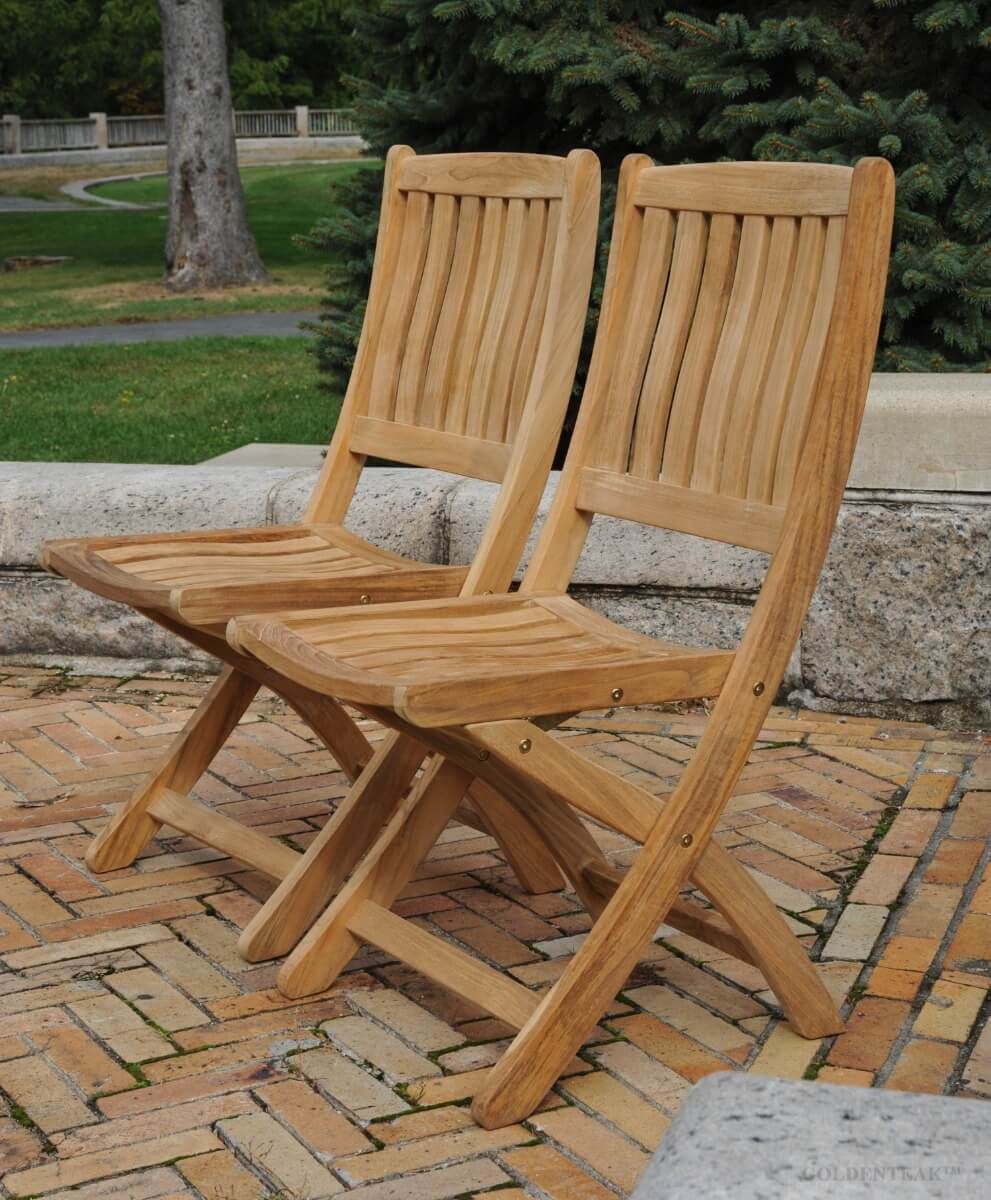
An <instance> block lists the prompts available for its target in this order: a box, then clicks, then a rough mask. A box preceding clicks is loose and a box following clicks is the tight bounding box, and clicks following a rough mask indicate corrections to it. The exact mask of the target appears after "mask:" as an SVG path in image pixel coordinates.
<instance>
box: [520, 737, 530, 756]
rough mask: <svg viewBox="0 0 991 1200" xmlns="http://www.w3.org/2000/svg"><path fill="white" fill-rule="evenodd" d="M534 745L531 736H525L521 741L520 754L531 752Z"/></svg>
mask: <svg viewBox="0 0 991 1200" xmlns="http://www.w3.org/2000/svg"><path fill="white" fill-rule="evenodd" d="M532 746H533V742H531V741H530V739H529V738H524V739H523V741H522V742H520V754H529V753H530V748H531V747H532Z"/></svg>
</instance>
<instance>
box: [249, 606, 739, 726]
mask: <svg viewBox="0 0 991 1200" xmlns="http://www.w3.org/2000/svg"><path fill="white" fill-rule="evenodd" d="M227 636H228V641H229V642H230V643H231V645H232V646H234V647H235V648H236V649H238V650H241V651H247V652H250V653H251V654H253V655H255V656H256V657H257V658H260V659H261V660H262V661H263V662H266V663H268V664H269V665H270V666H272V667H275V668H277V669H278V670H279V671H281V672H283V673H284V674H286V675H288V676H289V677H290V678H292V679H295V680H296V681H297V682H299V683H302V684H305V685H306V686H307V687H310V688H312V689H314V690H315V691H320V692H324V693H325V694H327V695H332V696H335V697H336V698H338V699H340V700H346V701H350V702H351V703H354V704H358V705H364V706H366V707H373V708H385V709H391V710H392V711H394V712H396V713H398V714H399V715H400V716H401V717H402V718H403V719H405V720H407V721H409V722H411V723H412V724H415V725H419V726H421V727H424V728H427V727H437V726H451V725H467V724H470V723H471V722H474V721H482V720H502V719H512V718H517V717H532V716H539V715H547V714H552V713H561V712H569V711H576V712H577V711H581V710H583V709H589V708H606V707H610V706H613V705H616V704H619V703H622V704H645V703H652V702H659V701H664V700H672V699H690V698H694V697H699V696H711V695H715V694H716V693H718V691H719V689H720V688H721V686H722V683H723V680H724V679H725V677H726V673H727V671H728V670H729V667H730V663H731V662H732V660H733V653H732V652H730V651H725V650H705V649H698V648H696V647H692V646H681V645H677V644H675V643H672V642H661V641H657V640H655V639H654V638H649V637H645V636H644V635H642V634H638V633H634V632H632V631H630V630H628V629H625V628H624V627H623V626H621V625H616V624H614V623H613V622H612V621H609V620H607V619H606V618H605V617H602V616H599V615H598V614H597V613H593V612H591V611H589V610H588V609H587V608H584V607H583V606H582V605H580V604H578V603H577V602H576V601H574V600H571V599H570V598H569V597H567V596H558V595H554V596H551V595H546V596H545V595H519V594H517V595H512V596H475V597H467V598H457V599H453V600H440V601H438V602H436V603H435V604H425V603H416V604H389V605H381V606H379V607H377V608H376V609H374V610H369V609H354V608H351V609H339V610H337V611H334V612H296V613H279V614H273V615H271V616H265V615H257V616H256V615H251V616H246V617H239V618H237V619H235V620H234V621H232V622H231V624H230V625H229V626H228V631H227Z"/></svg>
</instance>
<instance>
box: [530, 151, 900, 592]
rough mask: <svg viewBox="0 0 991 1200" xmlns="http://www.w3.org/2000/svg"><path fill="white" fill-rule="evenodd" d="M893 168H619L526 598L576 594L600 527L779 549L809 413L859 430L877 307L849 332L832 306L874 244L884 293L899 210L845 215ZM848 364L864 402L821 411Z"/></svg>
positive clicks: (831, 450)
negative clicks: (604, 520)
mask: <svg viewBox="0 0 991 1200" xmlns="http://www.w3.org/2000/svg"><path fill="white" fill-rule="evenodd" d="M870 164H874V166H873V167H871V165H870ZM883 168H884V164H883V163H881V162H880V160H863V162H862V163H861V164H860V165H859V166H858V167H857V168H856V170H855V169H852V168H849V167H838V166H827V165H820V164H812V163H754V162H735V163H714V164H709V165H699V166H694V165H693V166H674V167H655V166H653V165H652V164H651V161H650V159H648V158H645V157H644V156H642V155H633V156H630V157H629V158H627V159H626V161H625V162H624V164H623V169H622V172H621V176H620V185H619V190H618V195H617V208H616V218H615V224H614V230H613V241H612V245H611V248H610V256H609V267H608V271H607V278H606V287H605V293H604V296H603V307H602V315H601V318H600V323H599V329H598V333H597V337H596V344H595V350H594V353H593V360H592V365H591V368H590V372H589V379H588V384H587V387H586V391H585V397H584V399H583V403H582V412H581V416H580V419H579V424H578V428H577V429H576V433H575V438H574V443H573V446H572V449H571V452H570V454H569V457H568V463H567V465H566V468H565V472H564V476H563V478H562V484H561V487H560V488H559V491H558V495H557V497H556V500H555V504H554V506H553V507H552V511H551V515H550V517H549V519H548V522H547V526H546V528H545V530H544V533H543V535H542V537H541V539H540V542H539V544H538V548H537V551H536V553H535V556H534V559H533V561H532V563H531V567H530V569H529V571H528V573H527V577H526V580H525V582H524V587H525V588H527V589H529V590H545V589H548V588H550V589H554V590H559V589H562V588H563V587H566V586H567V583H568V580H569V578H570V576H571V573H572V571H573V569H574V566H575V563H576V562H577V559H578V555H579V554H580V553H581V549H582V546H583V544H584V540H585V536H586V534H587V530H588V526H589V524H590V522H591V518H592V515H593V514H594V513H597V512H598V513H604V514H609V515H612V516H617V517H623V518H627V519H629V520H633V521H639V522H643V523H645V524H650V525H656V526H661V527H664V528H669V529H674V530H679V531H681V532H685V533H690V534H696V535H698V536H701V537H705V538H710V539H715V540H718V541H724V542H730V543H733V544H736V545H740V546H747V547H751V548H753V549H758V550H763V551H767V552H769V553H773V552H774V551H776V550H777V549H778V547H779V545H780V543H781V539H782V536H783V533H784V530H785V526H786V522H787V521H788V520H789V519H790V518H789V513H790V511H791V510H790V509H789V501H790V499H791V497H792V492H793V487H794V484H795V478H796V469H797V465H798V463H799V460H800V457H801V455H802V453H803V448H804V447H805V445H806V441H807V434H808V430H809V427H810V420H811V417H812V413H813V411H814V409H815V408H816V406H817V405H828V404H833V403H837V402H840V403H846V404H849V405H851V406H852V410H855V411H856V427H858V428H859V421H860V414H861V413H862V409H863V403H864V400H865V396H866V380H867V377H868V376H869V371H870V363H871V361H872V359H873V354H874V345H875V339H876V335H877V324H878V319H879V315H880V299H879V298H878V297H877V296H876V295H875V292H876V290H877V289H876V286H875V288H874V289H873V290H872V293H871V295H870V297H868V300H869V301H870V304H869V305H868V308H867V309H865V310H864V323H863V325H862V327H861V328H859V329H858V328H853V329H851V327H850V322H849V320H848V319H847V318H848V316H849V314H846V313H842V312H841V311H840V308H841V304H842V303H843V302H842V301H841V300H840V294H841V291H842V280H843V276H844V273H846V275H848V276H850V275H851V274H852V272H853V271H854V269H855V267H856V266H857V264H856V262H854V256H856V255H858V254H862V253H863V251H864V239H865V238H866V239H867V240H868V241H870V242H871V244H872V245H873V244H874V243H877V242H882V243H883V246H884V254H883V260H884V261H883V262H882V263H881V265H880V267H879V268H878V270H880V271H881V272H882V274H881V277H880V286H881V289H882V292H881V294H882V295H883V283H884V276H883V271H884V267H885V265H886V262H887V245H888V242H889V241H890V228H891V214H890V206H889V211H887V212H885V211H883V206H882V211H871V209H870V207H869V206H868V205H867V204H865V203H860V204H857V205H856V206H855V208H856V211H854V207H852V206H853V205H854V196H855V194H856V191H857V185H856V182H855V181H856V180H857V179H858V172H859V173H860V174H861V175H862V176H864V177H865V178H866V173H869V172H870V171H871V170H874V171H875V172H876V171H877V170H879V169H880V170H883ZM889 174H890V172H889ZM873 283H874V284H875V285H876V284H877V283H878V280H873ZM875 300H876V304H875V303H874V302H875ZM870 305H874V308H876V311H874V309H872V308H870ZM845 357H846V358H852V359H853V360H855V361H856V362H857V364H858V366H859V367H860V368H862V369H866V375H865V376H864V382H863V389H862V391H858V389H857V388H855V389H854V390H853V391H852V392H851V394H850V395H848V396H833V395H829V394H828V393H827V392H826V391H825V389H824V388H823V387H822V386H821V381H822V380H824V379H825V378H826V376H827V375H828V374H829V370H828V367H829V364H830V362H833V363H834V365H835V364H836V363H839V362H841V361H842V360H843V359H844V358H845ZM862 373H863V371H862ZM848 450H849V455H850V456H851V457H852V445H851V446H849V447H847V446H845V445H843V446H840V445H837V446H835V447H826V450H825V452H826V453H827V454H840V455H841V456H842V455H843V454H846V453H847V451H848ZM849 466H850V462H849V458H848V459H847V461H846V462H845V463H842V464H840V470H841V472H842V475H843V478H844V479H845V478H846V474H847V473H848V471H849ZM822 478H823V479H827V478H830V479H831V478H832V474H831V473H830V472H829V471H825V470H824V471H823V473H822Z"/></svg>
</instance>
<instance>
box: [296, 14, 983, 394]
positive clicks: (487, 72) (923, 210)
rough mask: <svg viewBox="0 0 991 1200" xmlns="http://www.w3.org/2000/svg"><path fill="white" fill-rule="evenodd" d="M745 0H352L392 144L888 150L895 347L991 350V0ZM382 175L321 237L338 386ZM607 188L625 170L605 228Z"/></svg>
mask: <svg viewBox="0 0 991 1200" xmlns="http://www.w3.org/2000/svg"><path fill="white" fill-rule="evenodd" d="M726 3H729V4H733V0H723V4H724V5H725V4H726ZM734 7H735V10H736V11H732V12H726V11H723V10H722V6H720V5H716V4H709V3H705V2H704V0H698V2H696V3H694V4H691V5H690V6H689V7H687V8H685V9H683V10H679V11H677V12H675V11H669V10H666V9H665V8H664V7H663V6H661V5H657V4H654V3H647V2H645V0H587V2H581V0H441V2H440V3H437V0H380V3H378V4H377V5H376V6H374V7H371V8H367V7H362V8H355V9H353V10H351V19H352V20H353V21H354V25H355V34H354V38H355V47H356V57H357V59H358V61H360V62H362V63H363V68H362V72H361V77H360V79H355V80H353V81H349V82H350V83H351V85H352V86H353V87H354V88H355V89H356V94H357V105H356V106H357V109H358V114H359V124H360V126H361V128H362V129H363V131H364V133H365V136H366V138H367V139H368V141H369V143H370V145H371V147H372V149H373V151H375V152H377V153H383V152H384V151H385V150H386V149H387V148H388V146H389V145H391V144H393V143H395V142H407V143H409V144H410V145H412V146H413V147H414V148H415V149H417V150H418V151H421V152H430V151H434V152H439V151H452V150H459V149H463V150H472V149H484V150H498V149H508V148H512V149H518V150H529V151H539V152H544V153H561V152H564V151H566V150H567V149H568V148H570V147H572V146H576V145H586V146H590V147H591V148H593V149H594V150H596V151H597V153H598V154H599V155H600V157H601V158H602V160H603V164H604V166H605V168H606V172H607V181H608V178H609V172H610V170H614V169H615V168H616V167H617V166H618V164H619V162H620V160H621V159H622V157H623V156H624V155H625V154H627V153H629V152H630V151H631V150H642V151H644V152H646V153H648V154H650V155H651V156H652V157H653V158H655V159H656V160H657V161H659V162H669V163H670V162H682V161H690V160H696V161H704V160H712V159H717V158H734V159H746V158H762V159H805V160H814V161H821V162H838V163H853V162H855V161H856V160H857V159H858V158H859V157H861V156H863V155H865V154H881V155H884V156H885V157H887V158H888V159H889V160H890V161H891V163H892V165H893V166H894V168H895V172H896V175H897V179H898V208H897V214H896V230H895V246H894V252H893V256H892V267H891V276H890V281H889V289H888V299H887V304H886V312H885V322H884V326H883V330H882V341H881V346H880V349H879V356H878V366H879V368H880V369H882V370H954V369H957V370H959V369H964V370H975V369H977V370H980V369H988V366H989V358H991V327H989V322H988V317H987V309H988V304H989V300H991V240H989V239H991V149H989V141H991V129H989V124H991V112H989V108H991V65H989V63H991V56H989V54H988V51H989V50H991V0H969V2H968V0H936V2H935V3H933V2H932V0H928V2H926V0H922V2H920V0H854V2H853V3H839V2H838V0H823V2H822V3H819V4H816V5H815V6H809V5H799V4H797V3H795V0H779V2H778V3H773V2H770V3H769V2H764V3H754V2H752V0H751V2H745V0H738V2H737V3H736V4H735V6H734ZM810 9H811V10H813V11H810ZM379 185H380V177H378V176H375V177H373V176H372V173H370V172H369V173H367V174H362V175H361V176H360V177H359V178H358V179H356V180H355V182H354V184H353V185H349V187H350V191H348V192H347V194H344V195H341V196H339V197H338V200H339V201H341V202H342V203H343V211H341V213H340V215H339V216H338V217H337V218H336V219H334V220H328V221H325V222H323V223H321V225H320V226H318V228H317V229H315V230H314V231H313V232H312V234H311V239H312V241H313V242H314V243H315V244H317V245H321V246H324V247H326V248H327V250H328V251H329V252H331V253H333V255H334V257H335V259H336V260H337V262H336V266H335V267H334V268H333V270H332V274H331V280H330V287H329V291H328V295H327V304H326V309H327V317H326V319H325V320H324V321H323V323H322V326H321V337H320V339H319V348H318V354H319V357H320V364H321V366H322V368H324V369H325V370H326V371H327V372H328V376H329V379H330V382H331V383H332V384H333V385H335V386H337V385H339V384H340V382H341V381H342V380H343V379H344V378H345V376H346V374H347V370H348V369H349V366H350V362H351V359H352V357H353V352H354V345H355V340H356V337H357V332H358V330H359V329H360V322H361V315H362V308H363V297H364V295H365V293H366V291H367V286H368V279H369V274H370V266H371V257H372V250H373V246H374V233H375V227H376V222H377V216H378V208H377V205H378V196H377V191H378V186H379ZM608 197H609V189H608V185H607V188H606V191H605V199H606V203H605V204H604V212H603V229H604V230H606V229H607V228H608V224H607V222H608V220H609V218H610V215H611V214H610V213H609V203H608ZM331 314H333V315H331Z"/></svg>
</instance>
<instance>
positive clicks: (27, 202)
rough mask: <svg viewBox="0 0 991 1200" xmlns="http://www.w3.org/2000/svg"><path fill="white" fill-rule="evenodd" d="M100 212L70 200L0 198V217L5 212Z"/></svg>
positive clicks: (21, 197)
mask: <svg viewBox="0 0 991 1200" xmlns="http://www.w3.org/2000/svg"><path fill="white" fill-rule="evenodd" d="M94 211H95V212H99V211H100V210H99V209H94V208H93V206H92V205H86V204H73V203H71V202H70V201H68V200H39V199H37V198H36V197H34V196H0V215H2V214H3V213H5V212H15V213H24V212H28V213H44V212H94Z"/></svg>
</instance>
